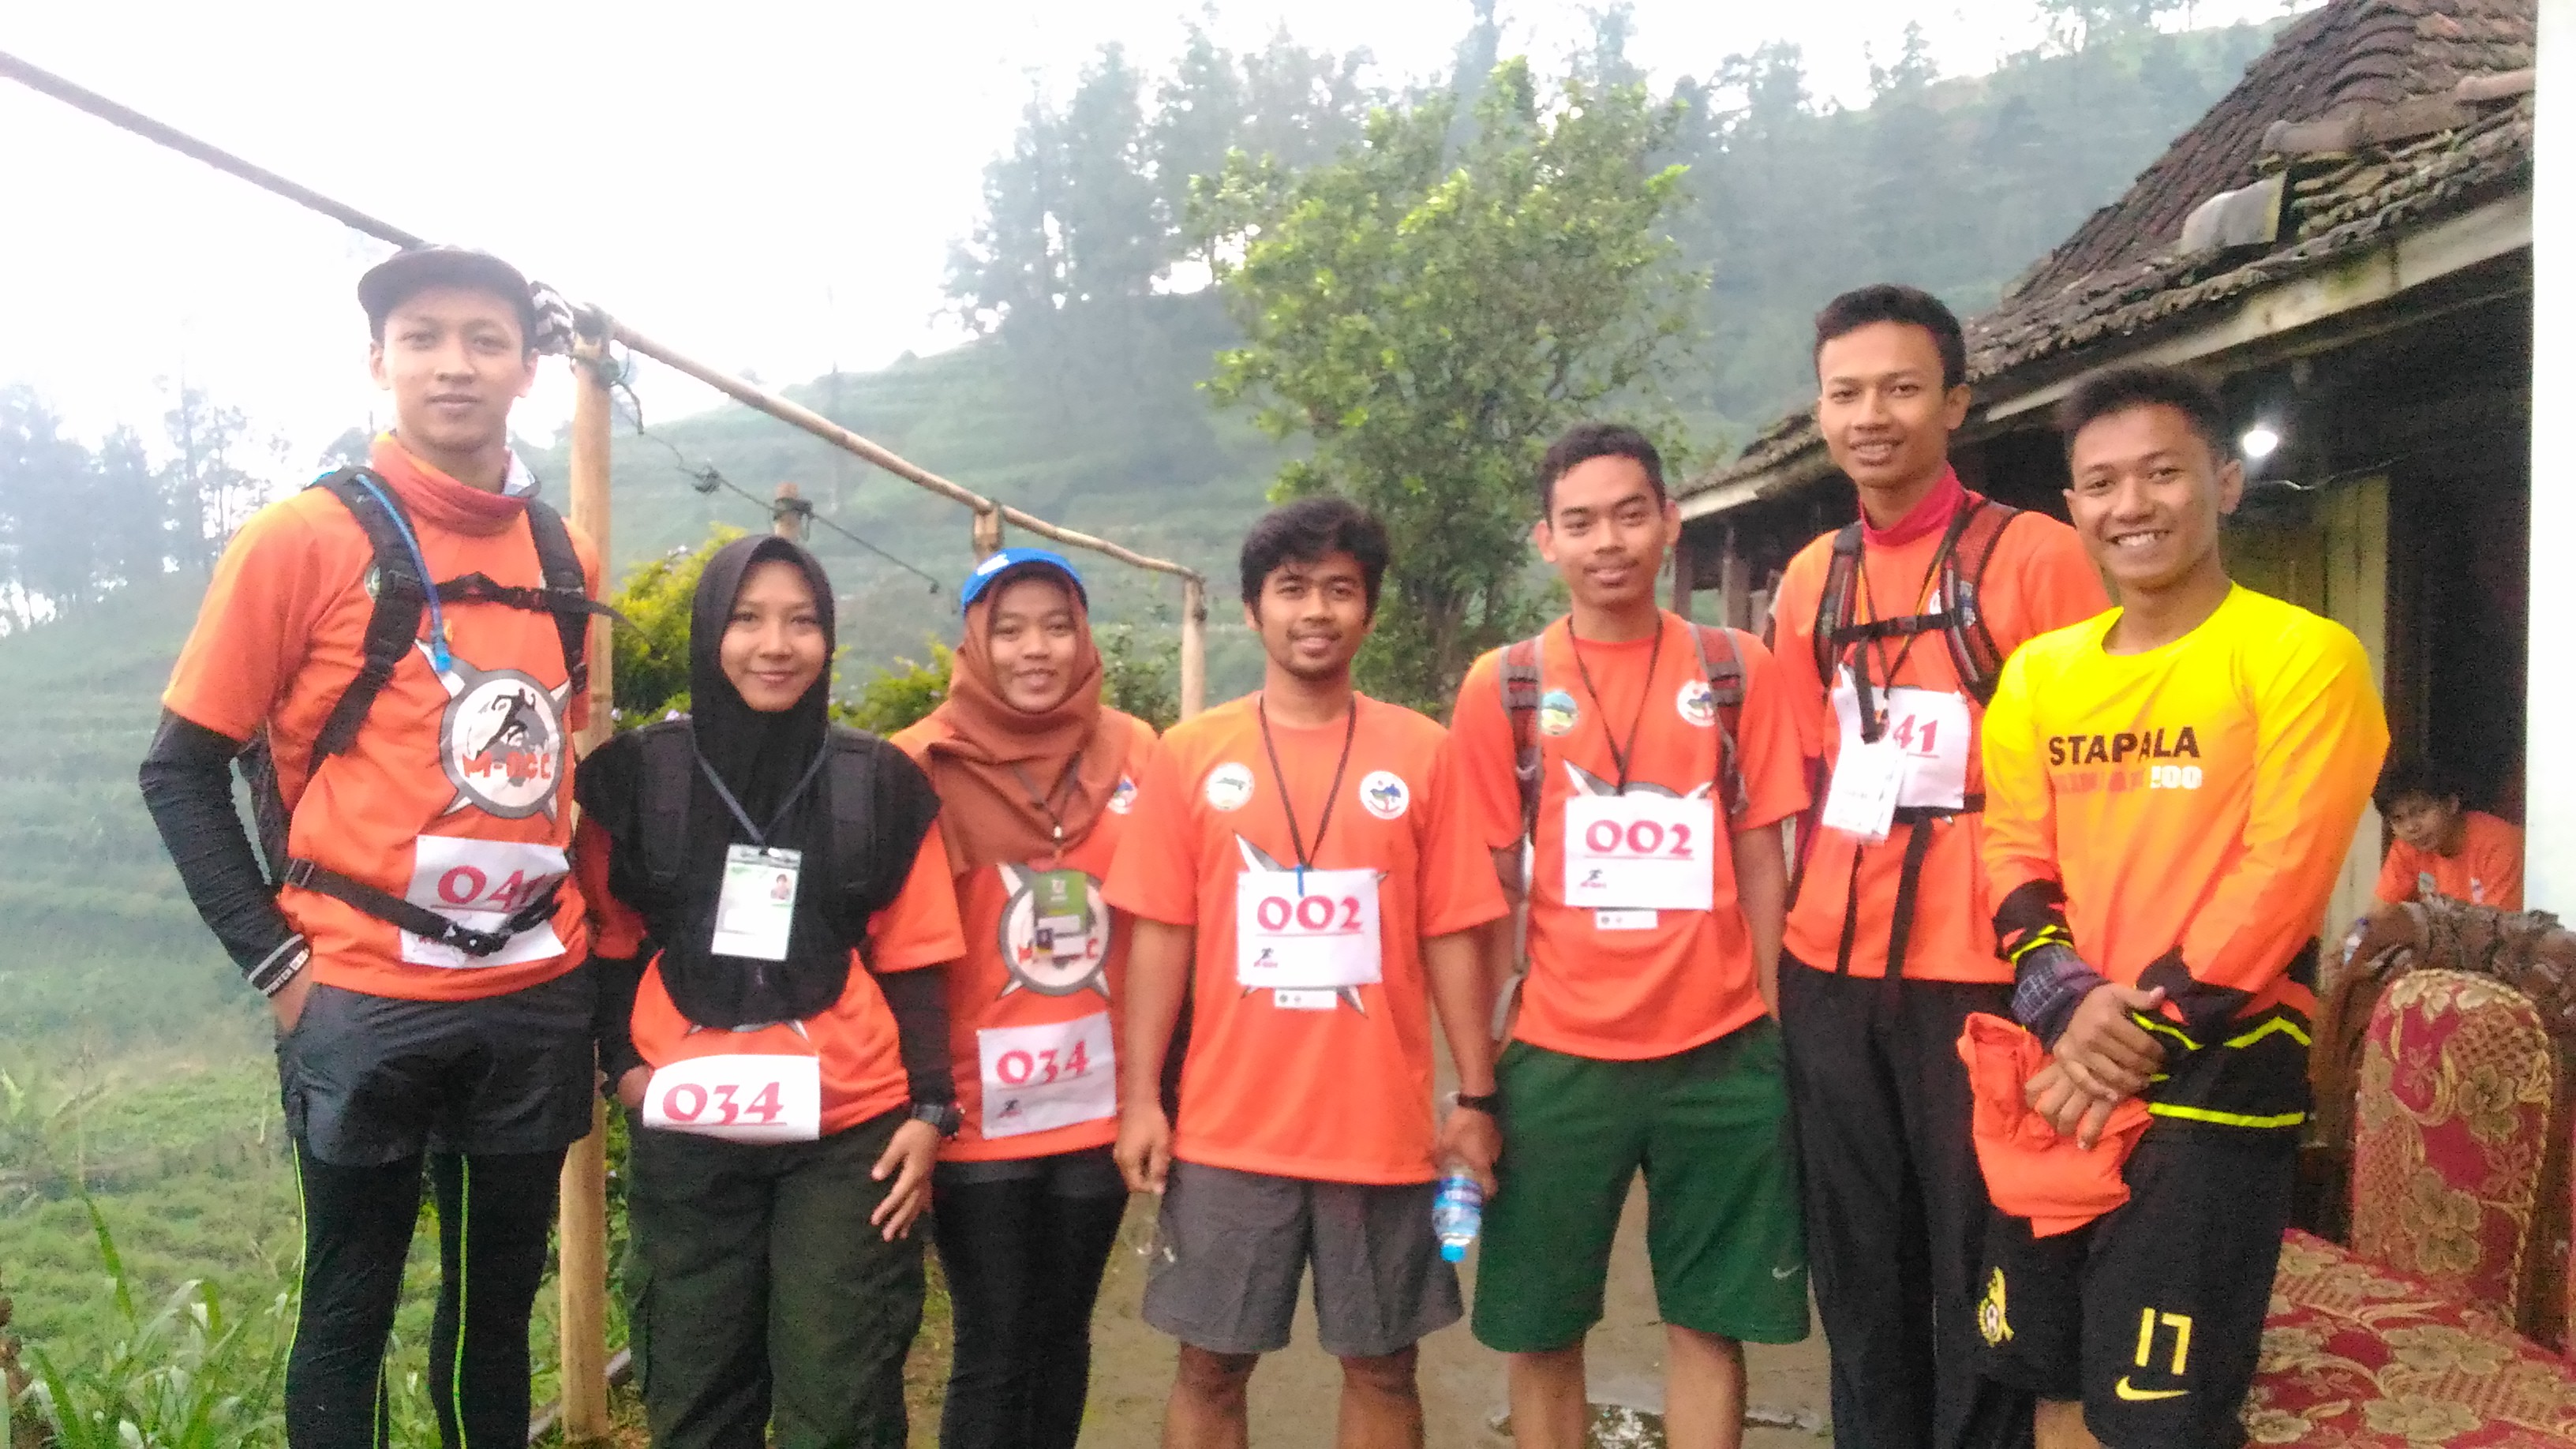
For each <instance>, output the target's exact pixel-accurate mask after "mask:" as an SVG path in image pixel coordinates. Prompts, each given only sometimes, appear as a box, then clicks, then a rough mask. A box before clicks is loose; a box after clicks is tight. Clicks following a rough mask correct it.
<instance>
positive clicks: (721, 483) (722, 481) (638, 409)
mask: <svg viewBox="0 0 2576 1449" xmlns="http://www.w3.org/2000/svg"><path fill="white" fill-rule="evenodd" d="M634 372H635V367H634V361H633V358H632V356H631V355H629V356H623V357H620V358H618V359H617V361H616V363H615V368H614V371H613V372H612V373H611V374H610V376H609V378H608V385H609V387H610V389H611V390H613V391H615V392H619V393H623V394H624V395H625V397H626V409H627V414H628V416H629V418H630V419H632V421H633V424H634V428H635V436H637V437H639V438H643V439H646V440H647V441H650V442H652V443H654V444H656V445H658V446H660V447H661V448H662V449H664V450H665V451H667V452H668V453H670V455H671V459H672V461H673V462H674V463H676V464H678V465H679V469H680V472H681V473H682V474H684V475H685V476H686V477H687V478H688V480H689V487H690V488H691V489H693V490H694V491H696V492H698V493H701V494H706V495H713V494H714V493H715V492H716V490H718V489H723V490H724V491H726V492H728V493H731V494H733V495H734V496H735V497H737V498H740V499H742V500H743V501H744V502H746V503H749V504H751V505H752V506H754V507H756V508H758V509H760V510H761V511H762V512H763V513H768V514H771V515H772V516H775V514H776V512H777V505H776V503H775V502H774V501H772V500H770V499H766V498H762V497H761V496H759V495H758V494H756V493H753V492H752V491H751V490H749V489H747V488H744V487H742V486H741V485H739V484H737V483H735V482H734V481H733V480H732V479H730V478H727V477H726V476H725V475H724V473H723V472H722V471H721V470H719V469H718V468H717V467H716V465H715V464H713V463H711V462H704V461H696V462H693V461H691V459H690V457H689V455H688V453H687V452H685V451H684V450H682V448H681V447H680V445H679V444H677V443H675V442H673V441H671V440H670V439H669V438H666V437H664V436H662V435H661V434H660V433H657V432H654V431H653V430H652V429H650V428H648V427H646V426H644V400H643V399H642V398H641V397H639V396H637V395H636V392H635V384H634V380H633V379H634ZM805 517H806V518H807V519H809V520H811V521H812V522H814V523H817V524H820V525H821V526H823V527H824V528H828V529H830V530H831V531H832V532H834V533H837V534H839V535H840V536H841V537H843V538H845V539H847V540H849V541H850V542H851V543H853V544H856V545H858V546H859V547H860V548H863V549H865V550H867V551H868V552H869V553H872V554H874V555H876V556H877V557H878V558H881V559H883V560H885V561H886V562H887V563H890V564H892V565H894V566H895V567H896V568H899V569H901V570H903V571H904V572H905V573H908V574H911V575H912V576H913V577H915V578H917V579H920V580H921V581H922V582H923V583H926V584H928V585H930V591H931V592H932V593H933V594H934V595H936V594H941V593H945V592H947V591H948V590H949V589H950V587H951V586H950V584H949V583H948V581H947V580H945V579H942V578H940V577H939V576H937V575H936V574H933V573H930V572H929V571H928V570H926V569H923V568H921V567H920V566H918V565H916V564H914V563H912V562H911V561H910V560H908V559H905V558H902V557H900V556H898V555H896V554H894V553H891V552H888V551H887V550H886V549H885V548H883V547H881V546H879V545H878V544H875V543H872V542H870V541H869V540H867V539H865V538H862V537H860V536H859V535H858V534H856V533H853V532H851V531H850V530H849V529H846V528H843V527H842V526H841V525H840V524H838V523H835V522H833V521H832V520H831V519H829V518H826V517H824V516H823V515H822V514H820V513H817V512H815V511H814V510H813V509H812V508H811V507H810V506H808V507H807V508H806V509H805Z"/></svg>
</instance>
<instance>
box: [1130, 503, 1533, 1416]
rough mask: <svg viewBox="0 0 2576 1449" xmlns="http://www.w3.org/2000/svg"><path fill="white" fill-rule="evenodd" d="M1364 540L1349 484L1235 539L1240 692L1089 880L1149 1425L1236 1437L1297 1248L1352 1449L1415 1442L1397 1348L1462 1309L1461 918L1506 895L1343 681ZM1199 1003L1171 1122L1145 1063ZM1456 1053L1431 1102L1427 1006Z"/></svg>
mask: <svg viewBox="0 0 2576 1449" xmlns="http://www.w3.org/2000/svg"><path fill="white" fill-rule="evenodd" d="M1386 562H1387V542H1386V532H1385V530H1384V529H1383V528H1382V527H1380V526H1379V524H1378V522H1377V520H1375V519H1374V518H1371V517H1370V516H1369V515H1368V514H1366V513H1364V512H1362V511H1361V510H1360V509H1359V508H1358V507H1357V506H1355V505H1353V504H1351V503H1350V502H1348V501H1347V500H1344V499H1340V498H1332V497H1322V498H1309V499H1305V500H1302V501H1300V502H1297V503H1291V504H1289V505H1287V506H1285V507H1282V508H1279V509H1276V510H1273V511H1272V512H1271V513H1270V514H1269V515H1268V516H1267V517H1265V518H1263V519H1262V520H1261V522H1259V523H1258V524H1256V525H1254V526H1253V529H1252V532H1251V534H1250V535H1249V536H1248V537H1247V538H1245V540H1244V543H1243V557H1242V572H1243V607H1244V617H1245V619H1246V621H1247V622H1248V623H1250V624H1251V625H1252V627H1253V628H1254V629H1255V630H1256V631H1257V632H1258V633H1259V634H1260V637H1261V645H1262V649H1263V651H1264V652H1265V653H1266V654H1267V655H1268V662H1267V664H1266V665H1265V667H1264V669H1263V672H1262V686H1261V692H1260V693H1258V694H1255V695H1252V696H1251V697H1249V698H1246V699H1239V700H1236V701H1234V702H1233V703H1231V704H1225V705H1220V706H1218V707H1217V708H1215V709H1212V710H1209V711H1208V712H1207V713H1205V714H1202V715H1200V716H1198V717H1197V718H1195V719H1190V720H1184V721H1182V722H1181V723H1180V724H1179V725H1177V726H1174V727H1173V729H1172V732H1171V733H1170V734H1169V735H1167V736H1166V737H1165V738H1164V740H1163V744H1162V748H1161V749H1160V750H1158V751H1157V752H1156V753H1155V755H1154V757H1153V760H1152V762H1151V763H1149V764H1148V765H1147V766H1146V770H1145V778H1144V781H1143V782H1142V783H1141V784H1140V785H1139V786H1138V788H1137V791H1136V801H1135V807H1134V811H1133V813H1132V814H1131V815H1130V816H1129V818H1128V822H1127V834H1126V838H1125V840H1123V841H1122V842H1121V843H1120V845H1119V847H1118V858H1117V860H1116V861H1115V862H1114V863H1113V864H1112V865H1111V867H1110V873H1109V884H1108V888H1107V890H1106V892H1105V894H1106V895H1107V897H1108V900H1109V903H1110V904H1111V905H1112V906H1114V907H1116V908H1117V909H1119V910H1121V911H1125V912H1130V913H1132V914H1133V915H1134V916H1135V918H1136V932H1135V940H1134V942H1133V944H1132V945H1131V946H1130V947H1129V949H1128V958H1127V1014H1126V1021H1125V1024H1124V1026H1123V1028H1122V1032H1123V1034H1122V1036H1121V1038H1120V1040H1119V1044H1118V1048H1119V1050H1118V1057H1119V1071H1120V1078H1121V1081H1122V1083H1123V1089H1122V1091H1121V1094H1120V1097H1121V1106H1122V1114H1121V1115H1122V1121H1121V1124H1120V1128H1119V1134H1118V1146H1117V1156H1118V1163H1119V1166H1120V1167H1121V1168H1123V1169H1124V1170H1125V1172H1126V1175H1127V1181H1128V1184H1129V1185H1130V1186H1132V1187H1134V1188H1135V1189H1136V1190H1138V1191H1140V1192H1157V1193H1161V1194H1163V1203H1162V1216H1161V1222H1160V1226H1159V1229H1158V1234H1157V1237H1158V1245H1157V1249H1156V1252H1155V1256H1154V1259H1153V1262H1152V1263H1151V1264H1150V1265H1149V1267H1148V1268H1147V1273H1148V1277H1147V1279H1146V1285H1145V1321H1146V1322H1148V1323H1151V1324H1153V1325H1154V1326H1155V1327H1156V1328H1159V1329H1161V1330H1162V1331H1164V1332H1166V1333H1169V1334H1171V1335H1172V1336H1174V1337H1175V1338H1178V1339H1179V1340H1180V1341H1181V1353H1180V1372H1179V1375H1178V1378H1177V1380H1176V1382H1175V1383H1174V1384H1173V1386H1172V1397H1171V1403H1170V1408H1169V1410H1168V1412H1167V1416H1166V1418H1165V1420H1164V1425H1163V1442H1164V1444H1166V1445H1167V1446H1172V1449H1241V1446H1242V1445H1243V1444H1244V1443H1245V1440H1246V1435H1247V1432H1248V1428H1247V1425H1246V1422H1245V1410H1244V1390H1245V1386H1246V1384H1247V1383H1248V1382H1249V1381H1250V1379H1251V1377H1252V1370H1253V1368H1254V1366H1255V1365H1256V1364H1257V1363H1258V1362H1259V1361H1260V1356H1261V1355H1262V1354H1264V1353H1268V1352H1271V1351H1273V1350H1276V1349H1281V1348H1285V1347H1287V1345H1288V1331H1289V1321H1290V1318H1291V1316H1292V1315H1293V1314H1294V1313H1295V1311H1296V1307H1297V1285H1298V1280H1299V1279H1300V1278H1301V1277H1302V1276H1304V1270H1305V1268H1306V1265H1307V1264H1308V1263H1309V1262H1310V1261H1311V1263H1312V1264H1313V1266H1314V1274H1315V1317H1316V1322H1317V1327H1318V1328H1319V1330H1320V1333H1319V1335H1318V1336H1319V1337H1320V1338H1321V1340H1322V1342H1323V1346H1324V1351H1325V1352H1327V1353H1330V1354H1333V1355H1335V1356H1336V1357H1338V1358H1340V1359H1341V1361H1342V1402H1341V1429H1340V1436H1339V1442H1340V1443H1341V1444H1342V1445H1343V1446H1344V1449H1363V1446H1366V1449H1379V1446H1388V1445H1399V1444H1413V1445H1417V1446H1418V1445H1420V1444H1421V1443H1422V1442H1423V1429H1422V1403H1421V1399H1420V1396H1419V1394H1418V1392H1417V1390H1416V1387H1415V1380H1414V1360H1415V1348H1414V1345H1415V1344H1416V1343H1417V1342H1419V1341H1420V1340H1421V1338H1422V1337H1423V1336H1424V1335H1425V1334H1428V1333H1431V1332H1433V1331H1434V1330H1437V1329H1440V1328H1443V1327H1446V1326H1447V1325H1449V1324H1451V1323H1454V1322H1456V1321H1457V1320H1458V1316H1459V1311H1460V1310H1459V1302H1458V1280H1457V1275H1456V1273H1455V1272H1454V1271H1453V1270H1452V1269H1451V1268H1450V1266H1449V1265H1448V1264H1447V1263H1446V1262H1444V1261H1442V1260H1441V1256H1440V1251H1439V1246H1438V1243H1437V1241H1436V1240H1435V1239H1434V1237H1433V1236H1432V1227H1431V1206H1432V1198H1433V1184H1434V1182H1435V1180H1436V1179H1437V1178H1438V1177H1439V1175H1440V1173H1441V1172H1442V1171H1443V1170H1444V1169H1447V1168H1463V1169H1465V1170H1466V1171H1469V1172H1471V1173H1473V1174H1474V1175H1475V1176H1477V1177H1478V1178H1479V1179H1481V1180H1483V1182H1484V1183H1485V1184H1486V1185H1487V1186H1488V1187H1490V1186H1491V1184H1492V1170H1493V1162H1494V1155H1495V1152H1496V1150H1497V1139H1496V1133H1495V1128H1494V1121H1493V1117H1492V1113H1493V1111H1494V1103H1493V1091H1494V1086H1493V1064H1492V1045H1491V1043H1490V1042H1489V1041H1488V1040H1487V1039H1486V1034H1485V1023H1486V1019H1487V1016H1488V1000H1487V996H1486V993H1485V992H1484V990H1483V976H1482V972H1481V966H1480V962H1479V960H1478V957H1477V935H1478V931H1479V929H1480V928H1481V927H1483V926H1485V925H1486V924H1487V923H1488V922H1491V921H1495V920H1498V919H1500V918H1502V917H1503V915H1504V914H1505V911H1506V907H1505V905H1504V902H1503V897H1502V893H1501V891H1500V890H1499V889H1498V888H1497V887H1496V885H1495V883H1494V877H1493V871H1492V868H1491V866H1490V865H1489V864H1488V863H1487V859H1486V856H1485V853H1484V851H1482V850H1481V849H1479V848H1478V847H1477V846H1476V844H1475V842H1474V841H1473V840H1472V839H1470V838H1469V831H1468V829H1466V828H1464V827H1463V826H1462V825H1461V823H1460V822H1459V820H1458V819H1457V809H1458V803H1459V802H1458V801H1457V800H1456V799H1455V797H1454V794H1453V789H1452V786H1451V783H1450V774H1449V768H1448V763H1447V759H1446V749H1445V740H1444V737H1443V734H1442V731H1441V729H1440V726H1439V725H1438V724H1436V723H1434V722H1433V721H1431V720H1429V719H1426V718H1424V717H1423V716H1421V715H1418V714H1416V713H1414V712H1413V711H1411V710H1408V709H1402V708H1399V707H1397V706H1395V705H1391V704H1385V703H1382V702H1380V701H1378V700H1374V699H1370V698H1368V697H1367V696H1365V695H1362V694H1359V693H1357V692H1356V691H1355V690H1354V689H1353V688H1352V686H1351V659H1352V657H1353V656H1354V655H1356V654H1358V653H1359V648H1360V644H1361V643H1362V641H1364V640H1365V639H1366V638H1367V637H1368V631H1369V625H1370V622H1371V621H1372V620H1373V619H1374V618H1375V617H1376V613H1377V601H1378V586H1379V580H1380V579H1381V578H1382V577H1383V576H1384V574H1385V572H1386ZM1185 992H1186V993H1187V994H1188V995H1189V996H1190V998H1191V999H1192V1000H1194V1002H1195V1006H1194V1009H1193V1011H1194V1014H1193V1016H1192V1019H1191V1032H1190V1039H1189V1046H1188V1049H1187V1053H1186V1057H1185V1060H1184V1062H1183V1065H1182V1070H1181V1090H1180V1100H1181V1111H1180V1121H1179V1123H1178V1124H1174V1123H1172V1122H1170V1121H1169V1120H1167V1119H1166V1118H1165V1116H1164V1113H1163V1104H1162V1094H1161V1083H1162V1080H1163V1065H1164V1056H1165V1053H1166V1051H1167V1049H1168V1046H1169V1043H1170V1041H1171V1036H1172V1028H1173V1025H1174V1023H1175V1022H1176V1021H1177V1020H1178V1018H1179V1014H1180V1010H1181V1003H1182V1000H1183V997H1184V994H1185ZM1434 1005H1437V1007H1438V1008H1439V1013H1440V1024H1441V1028H1442V1031H1443V1033H1444V1034H1445V1035H1446V1036H1447V1038H1448V1042H1449V1051H1450V1055H1451V1057H1452V1058H1453V1059H1454V1060H1455V1062H1456V1064H1457V1069H1458V1082H1459V1087H1460V1093H1459V1098H1458V1103H1457V1106H1456V1107H1455V1108H1454V1109H1452V1110H1451V1112H1450V1114H1449V1119H1448V1122H1447V1124H1446V1125H1445V1127H1443V1128H1441V1129H1440V1130H1438V1131H1437V1132H1436V1133H1435V1124H1434V1121H1433V1115H1432V1052H1431V1023H1430V1014H1431V1008H1432V1007H1433V1006H1434Z"/></svg>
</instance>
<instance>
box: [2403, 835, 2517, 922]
mask: <svg viewBox="0 0 2576 1449" xmlns="http://www.w3.org/2000/svg"><path fill="white" fill-rule="evenodd" d="M2461 825H2462V828H2463V833H2464V838H2463V839H2462V840H2461V843H2460V853H2459V854H2457V855H2439V854H2436V853H2434V852H2432V851H2429V850H2417V849H2416V848H2415V847H2413V846H2411V845H2408V844H2407V843H2406V842H2405V841H2402V840H2400V841H2397V842H2395V843H2394V844H2392V845H2390V846H2389V847H2388V859H2387V861H2386V862H2385V863H2383V864H2382V865H2381V866H2380V868H2379V889H2378V892H2377V894H2378V896H2379V898H2380V899H2381V900H2383V901H2387V902H2389V903H2391V904H2395V903H2397V902H2399V901H2413V900H2421V899H2423V898H2424V897H2426V896H2447V897H2449V898H2450V899H2452V900H2455V901H2466V902H2467V903H2468V904H2470V905H2473V906H2494V907H2496V908H2497V909H2499V910H2506V911H2518V910H2521V909H2522V831H2521V830H2520V829H2518V828H2517V827H2515V826H2514V825H2513V823H2512V822H2510V821H2505V820H2498V819H2497V818H2496V817H2494V816H2492V815H2489V814H2487V813H2486V812H2485V811H2483V810H2472V811H2469V812H2468V814H2467V815H2465V816H2464V817H2462V820H2461Z"/></svg>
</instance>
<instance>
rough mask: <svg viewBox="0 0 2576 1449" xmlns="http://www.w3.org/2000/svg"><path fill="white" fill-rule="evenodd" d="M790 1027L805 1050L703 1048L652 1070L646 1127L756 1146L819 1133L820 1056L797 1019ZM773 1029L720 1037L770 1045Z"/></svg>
mask: <svg viewBox="0 0 2576 1449" xmlns="http://www.w3.org/2000/svg"><path fill="white" fill-rule="evenodd" d="M789 1029H791V1030H793V1032H794V1033H795V1038H796V1040H797V1042H799V1043H801V1044H804V1046H805V1050H803V1051H801V1052H800V1051H792V1050H791V1051H758V1050H754V1051H734V1052H709V1053H707V1054H706V1055H703V1056H691V1057H682V1058H681V1059H679V1060H678V1061H674V1062H671V1063H669V1064H667V1065H664V1066H660V1067H656V1068H654V1069H653V1076H652V1080H650V1081H648V1082H647V1083H645V1086H644V1125H645V1126H647V1127H653V1128H659V1129H661V1130H663V1131H666V1132H687V1133H691V1134H693V1135H696V1136H699V1137H715V1138H721V1139H722V1140H724V1141H727V1142H748V1143H755V1144H757V1143H772V1142H812V1141H814V1140H815V1139H817V1138H819V1137H821V1136H822V1135H823V1061H822V1058H821V1057H819V1056H817V1055H815V1053H814V1050H813V1047H812V1045H811V1044H810V1043H807V1042H805V1028H804V1026H803V1025H802V1024H801V1023H791V1024H790V1028H789ZM779 1031H780V1028H778V1027H775V1026H769V1027H761V1028H758V1029H757V1030H754V1031H745V1032H728V1033H724V1034H725V1035H728V1036H733V1037H737V1038H750V1039H766V1040H767V1041H772V1042H774V1041H775V1038H776V1035H777V1033H778V1032H779ZM745 1044H746V1045H748V1044H750V1043H749V1042H746V1043H745Z"/></svg>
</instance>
